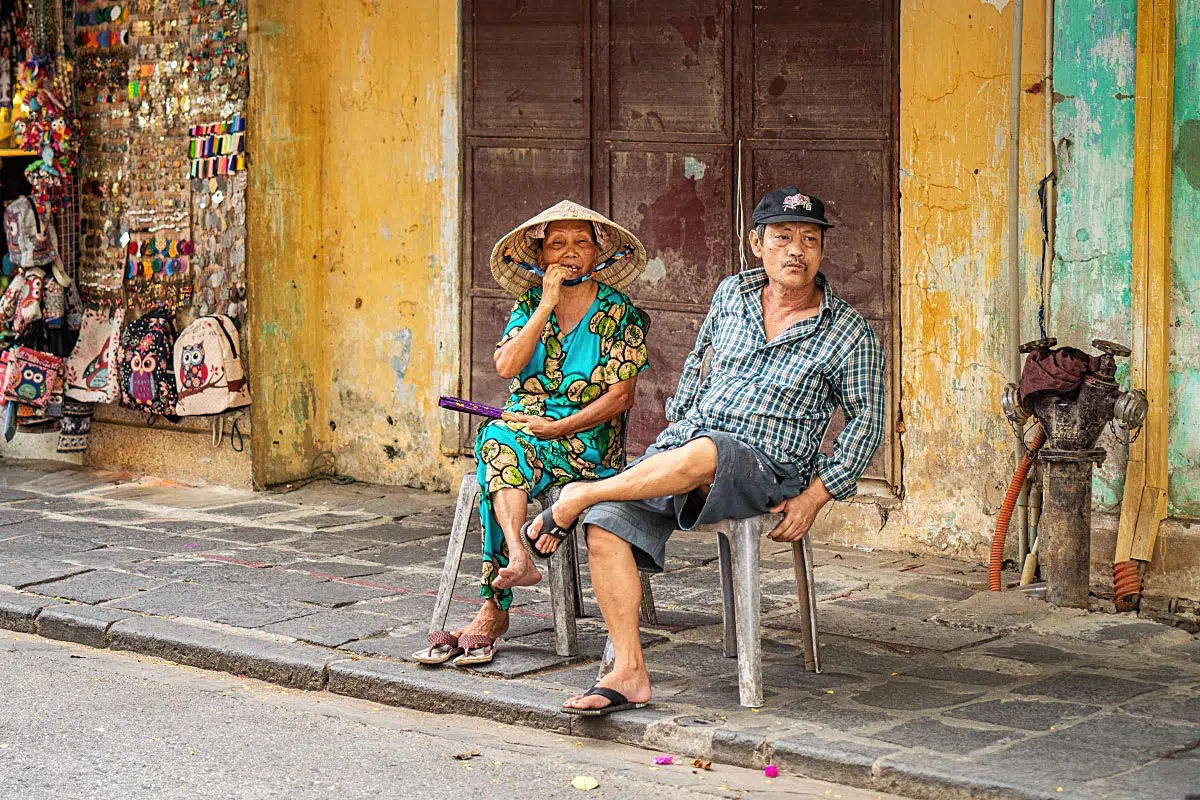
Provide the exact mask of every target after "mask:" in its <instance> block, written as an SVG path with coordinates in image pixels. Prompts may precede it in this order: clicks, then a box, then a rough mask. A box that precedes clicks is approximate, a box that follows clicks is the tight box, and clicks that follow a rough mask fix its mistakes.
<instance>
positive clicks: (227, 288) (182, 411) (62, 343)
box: [0, 0, 250, 452]
mask: <svg viewBox="0 0 1200 800" xmlns="http://www.w3.org/2000/svg"><path fill="white" fill-rule="evenodd" d="M10 42H11V46H10V44H9V43H10ZM6 48H7V49H6ZM4 57H7V58H8V62H7V63H8V69H7V71H6V69H5V66H4ZM6 75H7V76H8V78H7V81H8V82H7V83H6V77H5V76H6ZM8 86H11V92H6V87H8ZM9 95H11V107H12V112H11V114H12V124H13V135H14V136H13V144H14V145H15V146H19V147H23V148H27V149H28V151H29V152H31V153H34V154H36V155H37V156H38V157H39V159H40V165H39V167H38V168H37V170H35V173H36V174H33V173H31V177H32V178H33V179H34V181H35V183H36V185H35V187H34V189H33V191H31V192H30V195H29V196H28V197H23V198H20V199H19V200H17V201H14V203H13V204H11V205H10V207H9V210H8V211H7V212H6V225H5V230H6V233H7V234H8V236H9V250H8V255H7V256H6V257H5V259H4V264H3V266H2V268H0V327H2V328H3V333H2V334H0V344H2V345H3V347H4V348H6V349H2V350H0V353H4V354H6V355H7V357H8V361H6V363H5V365H4V366H0V379H4V380H5V386H7V378H8V374H9V367H8V366H7V364H8V363H16V359H17V358H18V356H17V353H18V349H17V348H19V347H23V348H25V349H26V350H28V351H29V353H34V354H39V355H42V356H46V357H47V358H46V359H44V360H43V361H38V360H37V359H34V358H32V356H30V355H29V353H26V352H24V351H21V352H22V356H21V357H22V358H24V359H25V360H24V361H23V362H22V363H24V364H25V365H26V367H27V368H28V370H29V371H30V372H31V377H30V378H29V379H28V380H27V381H26V382H24V383H22V382H21V380H22V379H23V378H24V375H23V373H24V371H25V369H24V368H22V372H21V378H17V377H14V379H13V380H14V381H16V382H15V383H14V384H13V387H12V391H11V392H10V393H9V397H10V398H11V399H6V401H5V405H4V406H3V407H0V424H3V425H4V426H5V429H6V434H7V433H8V432H9V430H11V429H12V428H13V427H14V426H16V428H17V429H19V430H23V431H34V430H58V431H59V442H58V447H59V450H60V451H61V452H82V451H84V450H86V448H87V444H88V439H89V434H90V430H91V426H92V421H93V413H94V411H95V407H96V405H97V404H109V403H119V404H120V405H122V406H124V407H126V408H130V409H134V410H137V411H140V412H143V413H146V414H151V415H157V416H165V417H167V418H168V419H174V418H175V417H174V415H175V414H179V415H189V416H213V417H214V419H216V418H217V417H218V415H220V414H222V413H225V412H230V411H234V410H236V409H238V408H242V407H244V406H246V405H247V404H249V402H250V396H249V392H248V381H247V378H246V372H247V369H248V365H247V364H246V361H245V358H244V353H243V350H244V346H245V345H244V340H243V337H242V333H241V329H242V328H243V327H244V322H245V314H246V276H247V273H246V186H247V179H246V178H247V169H248V166H249V164H248V159H249V153H248V152H247V139H246V137H247V120H246V116H245V115H246V104H247V101H248V98H249V55H248V21H247V0H0V136H3V134H4V132H5V131H4V123H5V119H4V112H3V106H4V101H5V97H6V96H9ZM10 217H11V224H10ZM39 224H40V226H41V228H42V230H43V231H45V230H49V231H51V233H48V234H46V235H45V236H44V237H42V235H41V234H39V233H38V230H39ZM55 230H57V231H58V234H59V235H58V236H57V237H56V236H54V235H53V233H52V232H53V231H55ZM64 230H70V231H73V232H74V233H73V234H71V235H69V236H64V235H63V231H64ZM28 231H32V234H31V233H29V232H28ZM48 251H55V252H57V253H58V257H57V258H52V259H50V260H45V257H46V252H48ZM33 262H38V263H33ZM189 323H190V324H189ZM177 326H178V328H177ZM177 329H182V330H183V332H182V334H181V335H180V336H179V337H178V338H176V335H175V333H176V330H177ZM26 356H28V357H26ZM51 358H55V359H59V361H58V368H57V370H56V371H53V372H52V371H50V370H48V369H47V371H46V373H45V374H46V376H47V378H49V379H50V381H49V383H48V384H45V385H46V386H47V387H48V388H46V389H44V390H41V389H40V388H39V385H38V384H37V383H36V378H35V377H32V373H33V372H34V371H36V369H35V366H36V365H38V364H40V365H42V366H46V367H49V366H51V365H52V362H51V361H50V360H49V359H51ZM15 375H16V373H14V376H15ZM35 389H38V391H37V392H36V393H35V391H34V390H35ZM35 394H36V397H35V398H34V399H36V403H34V402H25V401H24V400H23V399H21V398H25V397H33V396H34V395H35ZM101 419H103V417H101Z"/></svg>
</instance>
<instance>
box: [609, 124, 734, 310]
mask: <svg viewBox="0 0 1200 800" xmlns="http://www.w3.org/2000/svg"><path fill="white" fill-rule="evenodd" d="M662 147H663V148H667V147H670V146H668V145H663V146H662ZM674 150H675V148H674V147H671V149H670V150H667V149H661V150H642V149H639V150H626V149H615V148H614V149H613V150H612V151H610V155H609V184H610V186H611V202H610V210H611V213H612V218H613V219H615V220H617V221H619V222H621V223H622V224H624V225H626V226H627V227H628V228H629V229H630V230H632V231H633V232H634V233H635V234H636V235H637V236H638V238H639V239H641V240H642V243H643V244H644V245H646V252H647V255H648V256H649V258H650V263H649V266H648V267H647V268H646V271H645V272H644V273H643V274H642V277H641V279H639V280H638V281H637V282H636V283H635V284H633V286H632V287H631V288H630V289H629V290H628V292H629V294H630V295H631V296H632V297H634V298H636V299H637V300H638V301H640V302H644V301H665V302H674V303H694V304H697V305H707V304H708V302H709V300H710V299H711V298H712V294H713V291H714V290H715V289H716V288H717V284H719V283H720V282H721V280H722V279H723V278H724V277H725V276H726V275H728V274H729V252H730V236H731V234H732V233H733V220H732V209H731V207H730V200H729V196H730V187H731V186H732V184H733V180H732V174H731V169H732V165H731V163H730V155H729V150H728V148H718V149H714V150H708V151H704V150H703V149H700V148H698V147H694V146H693V147H688V148H686V149H684V150H682V152H680V151H674Z"/></svg>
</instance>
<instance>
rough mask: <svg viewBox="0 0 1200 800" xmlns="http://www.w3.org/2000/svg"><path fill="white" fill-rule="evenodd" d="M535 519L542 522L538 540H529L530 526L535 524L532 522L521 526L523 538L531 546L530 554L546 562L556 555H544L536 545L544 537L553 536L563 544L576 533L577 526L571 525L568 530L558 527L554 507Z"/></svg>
mask: <svg viewBox="0 0 1200 800" xmlns="http://www.w3.org/2000/svg"><path fill="white" fill-rule="evenodd" d="M534 519H540V520H541V521H542V529H541V530H540V531H538V535H537V538H536V539H530V538H529V526H530V525H532V524H533V522H532V521H530V522H526V523H525V524H524V525H522V526H521V538H523V539H524V540H525V543H526V544H527V545H529V550H530V552H532V553H533V554H534V555H535V556H536V557H538V558H540V559H542V560H543V561H545V560H546V559H548V558H550V556H552V555H554V553H543V552H542V551H541V550H538V549H537V547H536V545H537V543H538V542H540V541H541V540H542V537H543V536H553V537H554V538H555V539H558V541H559V542H561V541H563V540H564V539H566V538H567V537H568V536H570V535H571V534H572V533H574V532H575V526H574V525H570V526H569V527H567V528H560V527H558V523H556V522H555V521H554V506H550V508H547V509H545V510H544V511H542V513H540V514H538V515H537V516H536V517H534ZM556 552H557V551H556Z"/></svg>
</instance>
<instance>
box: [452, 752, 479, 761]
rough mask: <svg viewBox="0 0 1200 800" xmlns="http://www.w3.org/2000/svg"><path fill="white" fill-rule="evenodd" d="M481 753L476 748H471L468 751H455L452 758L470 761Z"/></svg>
mask: <svg viewBox="0 0 1200 800" xmlns="http://www.w3.org/2000/svg"><path fill="white" fill-rule="evenodd" d="M478 755H482V754H481V753H480V752H479V751H478V750H472V751H470V752H469V753H455V755H454V758H455V759H457V760H458V761H470V760H471V759H472V758H475V756H478Z"/></svg>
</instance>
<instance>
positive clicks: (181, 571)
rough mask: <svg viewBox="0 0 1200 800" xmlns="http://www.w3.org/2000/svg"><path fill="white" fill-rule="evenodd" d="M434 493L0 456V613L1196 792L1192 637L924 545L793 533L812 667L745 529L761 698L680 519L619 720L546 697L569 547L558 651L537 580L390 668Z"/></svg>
mask: <svg viewBox="0 0 1200 800" xmlns="http://www.w3.org/2000/svg"><path fill="white" fill-rule="evenodd" d="M451 502H452V500H451V498H449V497H447V496H445V495H436V494H429V493H424V492H418V491H414V490H406V489H387V488H382V487H374V486H366V485H363V484H353V485H350V486H341V485H335V484H333V483H331V482H328V481H317V482H313V483H310V484H306V485H303V486H297V487H292V488H291V490H288V491H284V492H282V493H273V494H252V493H248V492H238V491H234V490H230V489H224V488H214V487H207V488H189V487H181V486H178V485H174V484H168V483H163V482H160V481H155V480H152V479H148V478H136V477H134V476H130V475H119V474H112V473H99V472H88V471H82V470H73V469H64V468H63V467H62V466H61V465H40V464H32V463H14V462H0V587H8V588H0V626H2V627H7V628H9V629H12V630H18V631H27V632H34V631H37V632H40V633H42V635H43V636H49V637H51V638H59V639H64V638H65V639H70V640H72V641H78V642H86V643H90V644H92V645H94V646H96V647H101V648H105V647H107V648H111V649H113V650H130V651H134V652H138V653H142V654H144V655H158V656H164V657H166V658H169V659H171V660H173V661H177V662H182V663H188V664H192V665H194V666H203V667H207V668H210V669H214V670H221V671H225V672H230V673H234V674H247V675H251V676H253V677H261V678H265V679H268V680H271V681H273V682H277V683H281V684H283V685H287V686H291V687H297V688H308V689H318V690H319V689H326V690H328V692H329V693H331V694H327V695H326V696H325V698H324V699H323V700H321V701H320V702H333V701H332V699H331V697H332V694H346V695H351V696H353V697H357V698H360V699H366V700H374V701H379V702H383V703H388V704H391V705H398V706H406V707H410V708H416V709H418V710H431V711H451V712H457V711H463V712H466V713H468V714H471V715H473V716H478V717H482V718H486V719H490V720H493V721H500V722H509V723H514V722H515V723H522V724H525V725H529V726H533V727H537V728H541V729H542V730H543V731H550V732H556V733H559V734H563V735H568V736H572V737H576V736H588V737H592V738H600V739H608V740H613V741H617V742H622V743H626V744H634V745H638V746H642V747H646V748H650V749H653V750H657V751H667V752H673V753H679V754H682V753H686V754H688V755H689V756H699V757H705V758H712V759H714V760H715V761H717V762H718V763H727V764H736V765H739V766H745V767H757V768H761V766H762V765H763V764H764V763H767V762H770V763H774V764H776V765H778V766H779V768H780V769H781V770H782V771H783V772H785V773H789V774H793V775H804V776H807V777H817V778H822V779H826V780H833V781H836V782H839V783H843V784H849V785H855V786H860V787H864V788H868V789H872V790H876V791H880V792H882V791H895V792H899V793H902V794H905V795H911V796H915V797H934V798H942V797H946V796H949V795H950V793H957V796H974V795H976V794H979V793H984V792H987V793H990V794H991V795H992V796H997V797H1018V798H1043V797H1055V798H1058V797H1072V798H1086V799H1087V800H1103V799H1105V798H1113V799H1114V800H1116V799H1118V798H1119V799H1120V800H1125V798H1130V797H1138V798H1141V797H1145V798H1155V799H1156V800H1158V799H1159V798H1161V800H1171V799H1172V798H1174V800H1183V798H1184V797H1186V796H1187V795H1188V794H1190V793H1193V792H1197V791H1200V749H1198V746H1200V691H1198V690H1200V641H1198V640H1197V639H1196V637H1195V636H1193V635H1192V634H1191V633H1189V632H1187V631H1185V630H1182V629H1179V628H1172V627H1169V626H1166V625H1163V624H1159V623H1156V622H1150V621H1147V620H1145V619H1139V618H1137V617H1135V616H1131V615H1116V614H1103V613H1085V612H1080V611H1073V610H1059V609H1054V608H1052V607H1050V606H1047V605H1046V604H1044V603H1041V602H1039V601H1035V600H1031V599H1028V598H1026V597H1023V596H1022V595H1020V593H1017V592H1005V593H1003V594H1000V595H996V594H992V593H988V592H986V591H982V590H983V589H984V588H985V586H986V569H985V568H984V567H983V566H982V565H977V564H970V563H965V562H959V561H952V560H949V559H939V558H934V557H927V556H920V557H918V556H912V555H908V554H904V553H887V552H879V551H875V552H871V551H866V550H862V549H855V548H850V547H841V546H836V545H832V544H818V545H817V546H816V547H815V561H816V593H817V597H818V600H819V602H818V607H819V628H820V635H821V646H822V660H823V663H824V667H825V671H824V672H823V673H821V674H819V675H817V674H812V673H809V672H807V671H805V670H804V668H803V661H802V658H801V657H800V646H799V635H798V633H797V619H796V614H797V603H796V599H795V596H794V591H795V583H794V578H793V575H792V570H791V559H790V555H788V554H787V553H785V551H784V550H783V548H781V547H779V546H777V545H774V544H773V543H765V542H764V545H765V546H764V552H763V556H762V564H761V567H762V569H761V572H762V604H763V610H764V620H763V624H764V629H763V639H764V666H763V680H764V684H765V689H766V704H765V706H764V707H763V708H762V709H757V710H754V711H750V710H748V709H745V708H742V707H740V706H739V704H738V695H737V664H736V661H735V660H733V659H726V658H724V657H723V656H722V654H721V642H720V639H721V626H720V605H719V594H718V591H717V587H718V581H717V571H716V565H715V560H716V546H715V542H714V541H713V540H712V539H711V538H706V537H704V536H698V535H690V536H678V537H676V538H674V539H673V540H672V542H671V546H670V547H669V549H668V570H667V572H665V573H664V574H662V575H658V576H655V577H654V578H653V580H652V585H653V588H654V593H655V597H656V605H657V609H658V620H657V622H656V623H654V624H648V625H645V626H644V627H643V637H644V640H645V642H646V645H647V660H648V663H649V664H650V668H651V674H652V678H653V680H654V688H655V702H654V704H653V705H652V706H651V707H650V708H648V709H646V710H644V711H639V712H634V713H629V714H622V715H617V716H615V717H613V718H609V719H607V720H604V721H584V720H575V719H568V718H566V717H564V716H563V715H562V714H560V713H559V712H558V707H559V704H560V703H561V702H562V700H563V699H564V698H565V697H567V696H568V695H569V694H570V693H571V692H574V691H578V690H580V689H583V688H586V687H587V686H589V685H590V684H591V683H592V681H593V680H594V677H595V674H596V667H597V661H598V658H599V656H600V652H601V648H602V646H603V642H604V631H603V627H602V625H601V624H600V622H599V620H598V619H597V618H596V609H595V605H594V603H593V601H592V599H591V596H590V591H588V589H590V587H589V586H588V574H587V565H586V560H585V563H584V567H583V579H584V584H585V600H586V605H587V611H588V614H589V617H587V618H584V619H581V620H580V621H579V624H580V646H581V655H579V656H577V657H574V658H566V657H561V656H558V655H556V654H555V653H554V649H553V641H552V625H551V621H550V613H549V605H550V604H549V602H548V599H549V598H548V593H547V589H546V587H545V583H544V582H543V584H542V585H540V586H538V587H536V588H535V589H533V590H527V591H523V592H520V593H519V594H518V600H517V605H516V606H515V607H514V608H515V614H514V617H513V629H512V630H511V631H510V633H509V636H508V637H507V638H506V640H505V642H504V643H503V645H502V647H501V652H500V654H499V656H498V657H497V659H496V661H495V662H494V663H493V664H491V665H487V666H484V667H480V668H477V669H472V670H459V669H453V668H444V669H430V668H426V667H420V666H418V665H415V664H412V663H411V662H408V661H407V657H408V656H409V654H410V653H412V652H413V651H414V650H416V649H417V648H418V647H419V646H420V645H421V643H422V641H423V639H424V631H425V629H426V627H427V625H428V619H429V614H430V612H431V609H432V605H433V593H434V591H435V590H436V587H437V582H438V575H439V573H440V571H441V565H442V559H443V557H444V554H445V542H446V539H445V534H446V531H447V529H448V527H449V524H450V518H451ZM581 555H582V557H584V558H585V557H586V554H585V553H582V551H581ZM477 565H478V539H477V538H476V537H472V538H471V540H470V545H469V547H468V555H467V558H466V559H465V560H464V566H463V570H462V572H461V573H460V576H459V584H458V590H457V593H456V599H455V602H454V603H453V604H452V608H451V617H450V622H451V624H452V625H456V624H461V623H462V622H464V621H465V620H466V619H468V618H469V617H470V616H471V615H472V614H473V613H474V611H475V609H476V608H477V607H478V602H479V600H478V598H477V591H478V590H477V577H476V575H477V573H476V570H477ZM96 657H100V651H97V652H96ZM75 661H78V659H76V660H75ZM11 675H12V673H11V672H9V673H8V674H7V675H6V678H5V680H8V679H9V676H11ZM18 694H19V695H21V696H24V694H25V693H22V692H19V691H18ZM38 699H40V698H39V697H38V696H37V695H33V696H32V700H33V701H34V704H35V705H36V701H37V700H38ZM101 699H102V698H101ZM99 701H100V699H98V702H99ZM5 707H6V709H7V703H6V706H5ZM113 707H117V708H129V707H131V706H130V704H127V703H116V704H115V705H114V706H113ZM132 707H136V704H134V705H133V706H132ZM143 707H146V706H143ZM297 724H300V723H297ZM487 724H494V723H484V725H485V729H486V725H487ZM94 727H107V726H104V725H97V726H94ZM270 739H271V737H269V736H268V737H265V740H266V741H270ZM283 748H284V745H280V746H278V747H276V748H273V750H272V752H275V751H282V750H283ZM231 758H234V756H231ZM347 758H351V756H350V755H347ZM235 760H236V759H235ZM352 760H353V759H352ZM360 760H361V759H360ZM318 766H319V765H318ZM312 768H313V769H317V766H313V767H312ZM40 769H42V770H45V766H44V765H43V766H42V767H41V768H40ZM319 777H320V775H319V774H314V775H312V776H310V778H306V779H311V780H317V779H318V778H319ZM557 778H558V776H555V779H557ZM430 796H432V795H430Z"/></svg>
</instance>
